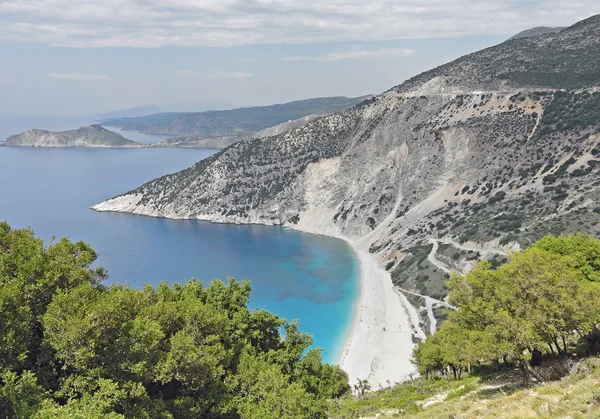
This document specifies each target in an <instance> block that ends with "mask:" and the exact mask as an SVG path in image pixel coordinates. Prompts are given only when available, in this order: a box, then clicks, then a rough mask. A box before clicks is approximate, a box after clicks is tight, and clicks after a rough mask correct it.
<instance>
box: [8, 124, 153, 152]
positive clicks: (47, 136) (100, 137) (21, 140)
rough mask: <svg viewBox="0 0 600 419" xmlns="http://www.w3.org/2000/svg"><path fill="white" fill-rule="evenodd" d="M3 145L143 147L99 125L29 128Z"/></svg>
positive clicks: (9, 138)
mask: <svg viewBox="0 0 600 419" xmlns="http://www.w3.org/2000/svg"><path fill="white" fill-rule="evenodd" d="M3 145H6V146H13V147H144V145H143V144H140V143H137V142H135V141H131V140H128V139H126V138H125V137H123V136H122V135H120V134H117V133H116V132H112V131H109V130H107V129H106V128H103V127H101V126H100V125H90V126H87V127H82V128H77V129H74V130H69V131H61V132H54V131H46V130H41V129H31V130H29V131H25V132H24V133H22V134H18V135H13V136H11V137H8V138H7V139H6V141H5V142H4V144H3Z"/></svg>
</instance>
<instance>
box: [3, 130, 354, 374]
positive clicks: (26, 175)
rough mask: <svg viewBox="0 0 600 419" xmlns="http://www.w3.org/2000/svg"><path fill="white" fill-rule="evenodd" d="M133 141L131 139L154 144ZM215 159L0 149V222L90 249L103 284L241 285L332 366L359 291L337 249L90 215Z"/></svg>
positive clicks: (180, 153) (305, 238) (345, 253)
mask: <svg viewBox="0 0 600 419" xmlns="http://www.w3.org/2000/svg"><path fill="white" fill-rule="evenodd" d="M40 128H46V127H43V126H42V127H40ZM66 128H71V127H70V126H69V127H64V128H60V129H66ZM73 128H74V127H73ZM4 129H5V131H6V125H5V126H4ZM25 129H27V128H25ZM1 134H2V127H0V136H1ZM124 134H125V133H124ZM135 135H136V138H132V139H135V140H137V141H143V142H152V141H155V140H156V138H154V137H146V138H142V137H143V134H135ZM140 135H141V136H142V137H140ZM126 136H127V135H126ZM159 139H160V138H159ZM215 151H216V150H195V149H137V150H136V149H76V148H69V149H41V148H11V147H0V220H5V221H7V222H8V223H9V224H11V225H12V226H13V227H27V226H29V227H32V228H33V229H34V230H35V232H36V234H38V235H39V236H41V237H44V238H45V239H47V240H50V239H51V237H52V235H55V236H56V237H63V236H67V237H69V238H70V239H72V240H84V241H86V242H88V243H90V244H91V245H92V246H93V247H94V248H95V249H96V251H97V252H98V253H99V254H100V257H99V261H98V263H99V264H101V265H102V266H104V267H105V268H107V270H108V273H109V276H110V279H109V281H110V282H120V283H125V282H128V283H130V284H131V285H132V286H135V287H141V286H142V285H143V284H154V285H155V284H157V283H158V282H159V281H163V280H167V281H169V282H184V281H186V280H188V279H189V278H191V277H195V278H197V279H199V280H202V281H205V282H210V281H211V280H212V279H213V278H219V279H226V278H227V277H228V276H232V277H235V278H236V279H240V280H241V279H247V280H250V281H251V282H252V295H251V301H250V306H251V307H252V308H265V309H267V310H270V311H273V312H275V313H277V314H279V315H280V316H283V317H285V318H287V319H290V320H291V319H300V322H301V324H302V329H303V330H304V331H306V332H308V333H310V334H312V335H313V336H314V340H315V345H314V346H315V347H321V348H324V358H325V360H326V361H328V362H335V361H336V360H337V357H338V354H339V351H340V350H341V345H342V343H343V340H344V338H345V336H346V334H347V332H348V331H349V328H350V327H351V322H352V317H353V309H354V302H355V299H356V298H357V295H358V291H359V279H358V275H359V269H360V268H359V266H358V263H357V261H356V259H355V257H354V254H353V252H352V250H351V249H350V247H349V246H348V245H347V244H346V243H344V242H342V241H340V240H336V239H332V238H327V237H321V236H313V235H308V234H303V233H298V232H294V231H290V230H286V229H283V228H280V227H273V226H239V225H224V224H212V223H208V222H200V221H182V220H166V219H156V218H149V217H140V216H134V215H128V214H114V213H96V212H94V211H91V210H89V207H90V206H91V205H93V204H96V203H98V202H101V201H103V200H104V199H106V198H110V197H112V196H114V195H116V194H119V193H122V192H126V191H128V190H130V189H133V188H135V187H137V186H139V185H140V184H142V183H144V182H146V181H148V180H150V179H153V178H155V177H157V176H160V175H163V174H166V173H172V172H174V171H177V170H180V169H183V168H185V167H188V166H190V165H191V164H193V163H194V162H196V161H198V160H200V159H202V158H205V157H207V156H208V155H210V154H211V153H214V152H215Z"/></svg>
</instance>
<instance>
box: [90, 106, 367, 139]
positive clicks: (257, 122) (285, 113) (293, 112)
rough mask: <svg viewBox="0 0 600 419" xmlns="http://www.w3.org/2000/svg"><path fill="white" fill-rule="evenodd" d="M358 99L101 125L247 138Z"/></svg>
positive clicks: (175, 114) (106, 121) (113, 120)
mask: <svg viewBox="0 0 600 419" xmlns="http://www.w3.org/2000/svg"><path fill="white" fill-rule="evenodd" d="M368 97H369V96H364V97H358V98H347V97H326V98H316V99H307V100H299V101H295V102H290V103H284V104H278V105H270V106H256V107H249V108H239V109H233V110H228V111H206V112H188V113H180V112H167V113H159V114H155V115H149V116H143V117H135V118H111V119H104V120H102V121H100V123H101V124H102V125H107V126H115V127H120V128H122V129H124V130H127V131H139V132H145V133H148V134H168V135H173V136H181V135H188V134H198V135H199V136H201V137H204V138H206V137H229V136H236V137H248V136H251V135H252V134H254V133H256V132H258V131H260V130H263V129H265V128H269V127H273V126H275V125H278V124H281V123H284V122H288V121H293V120H296V119H300V118H302V117H304V116H307V115H313V114H330V113H333V112H338V111H342V110H345V109H348V108H351V107H352V106H354V105H356V104H358V103H360V102H362V101H363V100H365V99H366V98H368Z"/></svg>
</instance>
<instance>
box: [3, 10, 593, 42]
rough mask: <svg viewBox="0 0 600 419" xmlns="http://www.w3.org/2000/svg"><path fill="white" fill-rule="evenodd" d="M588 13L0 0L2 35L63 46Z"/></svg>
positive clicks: (385, 29) (363, 30) (305, 34)
mask: <svg viewBox="0 0 600 419" xmlns="http://www.w3.org/2000/svg"><path fill="white" fill-rule="evenodd" d="M115 11H118V13H115ZM594 13H600V3H599V2H598V1H597V0H479V1H477V2H474V1H472V0H427V1H423V0H370V1H365V0H327V1H322V0H303V1H302V2H299V1H297V0H169V1H164V0H86V1H81V0H0V27H1V28H2V30H1V31H0V40H1V41H18V42H41V43H48V44H52V45H61V46H71V47H107V46H133V47H158V46H164V45H199V46H217V47H220V46H233V45H251V44H274V43H322V42H337V41H380V40H388V39H401V38H430V37H449V36H460V35H480V34H512V33H515V32H517V31H519V30H522V29H527V27H528V26H530V25H531V26H535V25H538V24H540V25H546V26H559V25H560V26H562V25H568V24H572V23H574V22H576V21H577V20H580V19H583V18H585V17H588V16H590V15H591V14H594Z"/></svg>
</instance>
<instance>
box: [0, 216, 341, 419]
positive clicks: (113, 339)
mask: <svg viewBox="0 0 600 419" xmlns="http://www.w3.org/2000/svg"><path fill="white" fill-rule="evenodd" d="M96 258H97V254H96V253H95V252H94V250H93V249H92V248H91V247H90V246H89V245H87V244H85V243H82V242H78V243H73V242H71V241H69V240H67V239H62V240H59V241H57V242H56V243H52V244H49V245H46V244H44V243H43V241H42V240H41V239H39V238H36V237H35V236H34V234H33V232H32V231H31V230H28V229H22V230H18V229H11V228H10V227H9V226H8V225H7V224H6V223H0V417H6V418H67V417H68V418H86V419H87V418H197V417H207V418H239V417H244V418H321V417H326V416H327V414H326V408H327V405H326V401H327V400H329V399H332V398H337V397H341V396H343V395H344V394H347V393H348V391H349V390H350V387H349V385H348V377H347V375H346V374H345V373H344V372H343V371H342V370H341V369H340V368H339V367H337V366H331V365H327V364H324V363H323V362H322V359H321V351H320V350H318V349H312V350H309V349H308V348H309V346H310V345H311V344H312V338H311V337H310V336H309V335H307V334H305V333H303V332H301V331H300V329H299V324H298V323H297V322H288V321H286V320H285V319H282V318H280V317H278V316H277V315H275V314H273V313H270V312H268V311H265V310H254V311H250V310H249V309H248V306H247V304H248V299H249V296H250V291H251V288H250V284H249V283H248V282H242V283H240V282H236V281H235V280H233V279H229V281H228V283H223V282H221V281H213V282H212V283H211V284H210V285H209V286H204V285H203V284H202V283H201V282H198V281H196V280H194V279H192V280H190V281H189V282H188V283H186V284H184V285H180V284H173V285H168V284H167V283H161V284H159V285H158V286H157V287H152V286H145V287H144V288H143V289H133V288H131V287H129V286H127V285H118V284H115V285H110V286H105V285H102V281H103V280H104V279H106V278H107V275H106V272H105V271H104V269H102V268H92V267H91V266H92V264H93V262H94V261H95V260H96Z"/></svg>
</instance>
